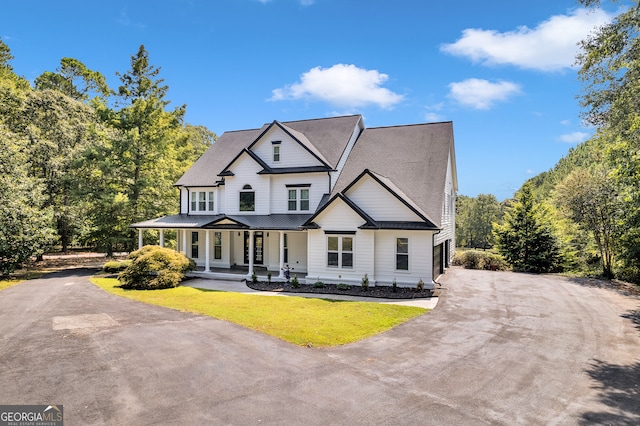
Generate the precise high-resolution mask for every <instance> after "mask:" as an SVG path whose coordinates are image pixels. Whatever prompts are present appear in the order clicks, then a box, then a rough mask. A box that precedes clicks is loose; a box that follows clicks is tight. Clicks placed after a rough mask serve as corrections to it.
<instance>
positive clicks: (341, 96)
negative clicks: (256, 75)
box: [270, 64, 403, 108]
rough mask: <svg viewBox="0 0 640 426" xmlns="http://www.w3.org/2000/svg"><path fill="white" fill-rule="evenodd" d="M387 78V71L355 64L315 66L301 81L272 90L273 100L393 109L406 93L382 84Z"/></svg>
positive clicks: (343, 106) (301, 77)
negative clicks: (304, 100) (327, 66)
mask: <svg viewBox="0 0 640 426" xmlns="http://www.w3.org/2000/svg"><path fill="white" fill-rule="evenodd" d="M388 78H389V76H388V75H387V74H382V73H380V72H378V71H377V70H366V69H363V68H358V67H356V66H355V65H345V64H337V65H334V66H332V67H330V68H321V67H315V68H312V69H310V70H309V71H307V72H305V73H304V74H302V75H301V76H300V81H299V82H298V83H294V84H291V85H287V86H285V87H283V88H280V89H275V90H273V96H272V97H271V99H270V100H272V101H282V100H297V99H310V100H320V101H324V102H327V103H329V104H331V105H334V106H338V107H341V108H354V107H362V106H365V105H369V104H374V105H377V106H379V107H381V108H391V107H392V106H394V105H395V104H397V103H399V102H400V101H402V99H403V96H402V95H399V94H397V93H394V92H392V91H391V90H389V89H385V88H384V87H382V85H383V84H384V83H385V82H386V81H387V80H388Z"/></svg>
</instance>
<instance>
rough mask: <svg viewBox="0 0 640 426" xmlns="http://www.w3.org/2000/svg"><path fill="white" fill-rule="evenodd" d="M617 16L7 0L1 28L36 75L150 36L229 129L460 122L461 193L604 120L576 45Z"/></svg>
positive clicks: (237, 2) (516, 179) (416, 7)
mask: <svg viewBox="0 0 640 426" xmlns="http://www.w3.org/2000/svg"><path fill="white" fill-rule="evenodd" d="M615 13H616V11H615V10H614V9H611V8H609V9H598V10H596V11H592V12H590V13H587V12H586V11H585V10H584V9H581V8H580V7H579V5H578V4H577V2H576V1H574V0H543V1H541V2H535V1H533V2H532V1H528V2H521V1H513V0H485V1H477V0H458V1H452V2H442V1H440V2H435V1H424V0H394V1H389V0H355V1H349V0H211V1H209V0H153V1H148V0H139V1H124V0H110V1H104V2H93V1H87V0H82V1H58V2H53V1H45V0H42V1H33V0H21V1H19V2H18V1H12V2H5V3H4V4H3V7H2V12H1V13H0V37H2V39H3V41H4V42H5V43H6V44H7V45H8V46H9V47H10V48H11V51H12V54H13V55H14V56H15V59H14V61H13V67H14V70H15V71H16V73H18V74H19V75H22V76H24V77H25V78H27V79H28V80H30V81H33V80H34V79H35V78H36V77H37V76H38V75H40V74H41V73H43V72H44V71H55V70H56V68H58V66H59V64H60V59H62V58H63V57H71V58H75V59H78V60H80V61H82V62H83V63H84V64H85V65H86V66H87V67H89V68H90V69H93V70H95V71H100V72H101V73H102V74H104V75H105V77H106V78H107V81H108V83H109V84H110V86H111V87H112V88H117V86H118V85H119V83H120V82H119V80H118V78H117V77H116V75H115V73H116V72H121V73H124V72H126V71H127V70H129V68H130V57H131V55H133V54H135V53H136V52H137V50H138V47H139V46H140V45H141V44H144V45H145V47H146V48H147V50H148V51H149V54H150V59H151V63H152V64H153V65H155V66H157V67H160V68H161V74H160V76H161V77H162V78H164V80H165V83H166V84H168V86H169V93H168V98H169V99H170V100H171V101H172V103H171V106H179V105H182V104H186V105H187V116H186V119H187V122H189V123H191V124H197V125H204V126H206V127H208V128H209V129H210V130H211V131H213V132H215V133H217V134H218V135H220V134H222V133H223V132H225V131H228V130H239V129H249V128H257V127H260V126H261V125H262V124H264V123H268V122H271V121H273V120H279V121H291V120H301V119H309V118H320V117H328V116H334V115H343V114H356V113H357V114H362V115H363V116H364V119H365V125H366V126H367V127H377V126H393V125H402V124H414V123H423V122H431V121H449V120H451V121H453V125H454V133H455V143H456V153H457V166H458V180H459V194H464V195H468V196H476V195H478V194H494V195H495V196H496V197H497V198H498V199H499V200H503V199H505V198H509V197H511V196H512V195H513V193H514V191H515V190H517V189H518V188H519V187H520V186H521V185H522V183H523V182H524V181H525V180H527V179H528V178H530V177H532V176H534V175H536V174H538V173H540V172H543V171H545V170H548V169H549V168H551V167H553V166H554V164H555V163H556V162H557V161H558V160H559V159H560V158H561V157H563V156H564V155H566V153H567V151H568V150H569V148H570V147H572V146H576V145H577V144H578V143H580V142H582V141H584V140H585V139H587V138H588V137H589V136H590V135H591V134H593V129H590V128H586V127H584V126H583V123H582V121H581V119H580V107H579V102H578V99H577V95H578V94H579V93H580V89H581V85H580V82H579V81H578V79H577V73H576V69H575V67H574V66H573V64H574V62H575V60H574V58H575V54H576V52H577V47H576V43H577V41H578V40H580V39H582V38H584V37H585V36H586V35H587V34H588V33H589V32H590V31H591V30H592V29H593V28H594V27H595V26H596V25H598V24H602V23H604V22H606V21H607V20H610V19H611V17H612V16H613V15H614V14H615Z"/></svg>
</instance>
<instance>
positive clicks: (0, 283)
mask: <svg viewBox="0 0 640 426" xmlns="http://www.w3.org/2000/svg"><path fill="white" fill-rule="evenodd" d="M23 281H24V280H22V279H17V278H8V279H4V280H0V290H4V289H5V288H9V287H13V286H14V285H16V284H20V283H21V282H23Z"/></svg>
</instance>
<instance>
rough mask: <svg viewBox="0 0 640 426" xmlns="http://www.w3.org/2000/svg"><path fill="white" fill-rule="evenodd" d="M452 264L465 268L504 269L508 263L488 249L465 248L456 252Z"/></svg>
mask: <svg viewBox="0 0 640 426" xmlns="http://www.w3.org/2000/svg"><path fill="white" fill-rule="evenodd" d="M453 264H454V265H458V266H463V267H464V268H466V269H487V270H499V271H504V270H506V269H508V265H507V263H506V262H505V260H504V258H503V257H502V256H500V255H499V254H495V253H492V252H490V251H480V250H465V251H463V252H456V254H455V255H454V257H453Z"/></svg>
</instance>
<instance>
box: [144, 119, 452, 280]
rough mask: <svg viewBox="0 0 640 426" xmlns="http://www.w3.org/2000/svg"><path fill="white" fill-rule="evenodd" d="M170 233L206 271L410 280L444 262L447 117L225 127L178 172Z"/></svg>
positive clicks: (432, 273) (448, 215) (163, 221)
mask: <svg viewBox="0 0 640 426" xmlns="http://www.w3.org/2000/svg"><path fill="white" fill-rule="evenodd" d="M176 186H178V187H179V188H180V212H179V214H176V215H173V216H166V217H162V218H157V219H151V220H147V221H144V222H140V223H136V224H133V225H132V226H133V227H135V228H137V229H139V230H140V238H139V240H140V244H141V245H142V243H143V230H145V229H156V230H159V231H160V236H161V237H160V241H161V243H163V232H164V230H167V229H172V230H176V231H177V241H176V247H177V249H178V250H180V251H183V252H184V253H186V254H187V255H188V256H190V257H191V258H193V259H194V260H195V261H196V263H197V265H198V266H199V267H200V268H201V269H202V270H203V271H204V272H205V273H211V274H216V273H220V272H223V271H226V272H229V271H228V270H231V272H237V271H240V272H241V273H243V274H246V275H248V276H251V275H252V274H254V273H257V274H260V275H265V274H266V273H268V272H269V273H275V274H274V279H276V278H275V277H279V278H280V279H283V271H284V270H285V269H287V268H290V269H291V272H292V273H293V274H295V275H297V276H298V278H299V279H300V280H306V281H307V282H315V281H317V280H322V281H325V282H335V283H340V282H345V283H356V282H360V280H361V279H362V277H363V276H364V275H365V274H366V275H367V276H368V277H369V282H370V285H391V283H393V282H396V284H397V285H398V286H411V287H414V286H415V285H416V284H417V283H418V281H419V280H423V281H424V282H425V284H426V286H425V287H426V288H433V284H434V280H435V279H437V277H438V275H439V274H441V273H443V272H444V270H445V269H446V267H447V266H448V262H449V259H450V257H451V254H452V252H453V250H454V241H455V197H456V191H457V177H456V163H455V149H454V142H453V125H452V123H451V122H445V123H431V124H417V125H406V126H394V127H379V128H370V129H369V128H365V127H364V124H363V120H362V117H361V116H360V115H352V116H344V117H333V118H324V119H315V120H303V121H294V122H283V123H281V122H278V121H274V122H272V123H269V124H265V125H264V126H262V127H261V128H260V129H253V130H241V131H233V132H226V133H224V134H223V135H222V136H221V137H220V138H219V139H218V140H217V141H216V142H215V143H214V144H213V145H212V146H211V148H210V149H209V150H208V151H207V152H206V153H205V154H204V155H203V156H202V157H201V158H200V159H199V160H198V161H197V162H196V163H195V164H194V165H193V166H192V167H191V169H189V171H187V172H186V173H185V174H184V176H182V178H180V179H179V180H178V182H177V183H176Z"/></svg>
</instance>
